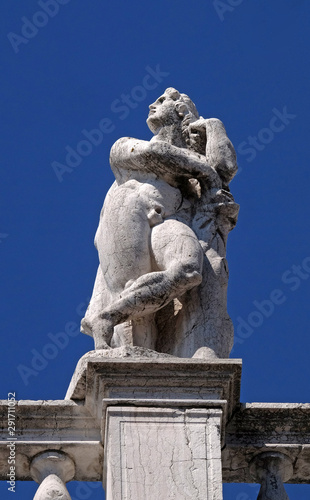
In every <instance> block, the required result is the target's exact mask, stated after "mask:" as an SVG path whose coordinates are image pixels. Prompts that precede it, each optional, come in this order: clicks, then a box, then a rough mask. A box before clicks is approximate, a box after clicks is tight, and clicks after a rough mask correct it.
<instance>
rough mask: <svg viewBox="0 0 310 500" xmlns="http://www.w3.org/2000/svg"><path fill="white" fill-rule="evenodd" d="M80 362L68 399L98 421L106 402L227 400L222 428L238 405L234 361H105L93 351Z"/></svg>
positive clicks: (238, 371) (236, 362) (237, 366)
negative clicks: (78, 403) (84, 407)
mask: <svg viewBox="0 0 310 500" xmlns="http://www.w3.org/2000/svg"><path fill="white" fill-rule="evenodd" d="M83 358H84V359H83ZM83 358H82V361H81V360H80V361H81V362H79V363H78V365H77V368H76V371H75V374H74V376H73V378H72V381H71V383H70V386H69V389H68V392H67V395H66V398H71V399H73V400H75V401H85V406H86V407H87V408H88V409H89V411H90V413H91V414H92V415H94V416H95V415H97V418H98V419H101V417H102V401H103V400H106V399H116V400H120V401H121V400H122V401H123V402H124V401H127V400H133V399H140V400H141V399H142V400H143V399H151V400H155V399H161V400H162V399H170V400H189V399H191V400H205V401H215V402H218V403H219V401H220V400H221V401H222V400H225V401H227V402H228V403H227V408H225V410H224V415H225V423H226V421H227V419H228V418H230V416H231V415H232V413H233V412H234V409H235V408H236V406H237V405H238V404H239V397H240V380H241V365H242V364H241V360H238V359H227V360H226V359H225V360H212V361H205V360H200V359H180V358H173V357H169V358H161V357H158V358H157V359H156V358H154V359H145V358H144V357H143V358H140V359H135V358H134V357H133V358H129V359H108V358H102V357H101V358H100V357H99V358H98V357H97V358H96V356H95V355H94V352H93V351H91V352H90V354H89V357H88V356H87V355H85V356H84V357H83ZM219 406H221V404H219Z"/></svg>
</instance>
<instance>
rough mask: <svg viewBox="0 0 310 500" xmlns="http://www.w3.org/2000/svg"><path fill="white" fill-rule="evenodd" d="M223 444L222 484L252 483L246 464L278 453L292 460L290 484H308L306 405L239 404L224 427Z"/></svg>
mask: <svg viewBox="0 0 310 500" xmlns="http://www.w3.org/2000/svg"><path fill="white" fill-rule="evenodd" d="M225 441H226V446H225V448H224V449H223V480H224V481H225V482H229V483H230V482H234V483H239V482H240V483H250V482H252V481H253V477H252V475H251V473H250V469H249V464H250V462H251V461H252V459H253V458H254V457H255V456H256V455H258V454H259V453H264V452H277V453H282V454H284V455H287V456H288V457H289V458H290V459H291V460H292V463H293V473H292V476H291V478H290V479H289V482H290V483H309V482H310V404H295V403H251V404H250V403H247V404H243V405H241V406H240V408H239V409H238V410H237V411H236V412H235V414H234V416H233V418H232V419H231V421H230V422H229V424H228V425H227V427H226V437H225Z"/></svg>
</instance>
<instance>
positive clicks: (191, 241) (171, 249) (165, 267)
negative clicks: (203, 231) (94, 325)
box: [101, 219, 203, 332]
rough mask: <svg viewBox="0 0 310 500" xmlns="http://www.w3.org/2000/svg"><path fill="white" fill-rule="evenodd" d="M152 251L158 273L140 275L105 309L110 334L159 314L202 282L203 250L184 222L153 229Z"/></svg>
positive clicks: (170, 220)
mask: <svg viewBox="0 0 310 500" xmlns="http://www.w3.org/2000/svg"><path fill="white" fill-rule="evenodd" d="M150 251H151V255H152V260H153V266H152V267H153V268H154V269H156V271H154V272H150V273H146V274H143V275H142V276H140V277H139V278H138V279H137V280H135V281H134V282H133V283H132V284H131V285H130V286H129V287H126V289H125V290H124V291H123V292H122V293H121V295H120V298H119V299H117V300H115V301H113V303H112V304H111V305H110V306H108V307H106V308H105V309H104V310H103V312H102V314H101V318H102V320H103V323H102V324H104V325H105V326H104V328H105V329H106V332H109V331H111V329H112V330H113V327H114V326H115V325H117V324H120V323H122V322H124V321H127V320H128V319H136V318H141V317H144V316H147V315H149V314H152V313H154V312H156V311H158V310H159V309H161V308H162V307H164V306H165V305H166V304H168V303H169V302H170V301H171V300H172V299H174V298H176V297H178V296H180V295H182V294H183V293H184V292H186V291H187V290H190V289H191V288H193V287H194V286H197V285H199V284H200V283H201V280H202V275H201V271H202V263H203V251H202V248H201V246H200V243H199V241H198V239H197V237H196V235H195V234H194V232H193V231H192V230H191V229H190V228H189V227H188V226H186V225H185V224H183V223H182V222H179V221H177V220H174V219H167V220H165V221H164V222H163V223H162V224H159V225H158V226H155V227H153V229H152V233H151V249H150Z"/></svg>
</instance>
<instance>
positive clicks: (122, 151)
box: [81, 88, 239, 359]
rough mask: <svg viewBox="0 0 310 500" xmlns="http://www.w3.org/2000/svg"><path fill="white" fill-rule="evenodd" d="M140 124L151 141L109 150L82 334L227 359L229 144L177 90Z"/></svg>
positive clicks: (125, 142)
mask: <svg viewBox="0 0 310 500" xmlns="http://www.w3.org/2000/svg"><path fill="white" fill-rule="evenodd" d="M147 125H148V127H149V129H150V130H151V132H152V133H153V134H154V136H153V137H152V139H151V140H150V141H143V140H139V139H133V138H130V137H123V138H121V139H119V140H118V141H116V142H115V144H114V145H113V146H112V149H111V154H110V165H111V168H112V171H113V173H114V175H115V182H114V184H113V185H112V187H111V188H110V190H109V192H108V193H107V196H106V199H105V202H104V205H103V208H102V211H101V214H100V221H99V226H98V230H97V233H96V236H95V246H96V248H97V250H98V254H99V262H100V263H99V267H98V272H97V276H96V280H95V285H94V290H93V294H92V298H91V301H90V304H89V307H88V309H87V312H86V314H85V317H84V318H83V320H82V323H81V331H82V332H83V333H86V334H88V335H91V336H93V338H94V342H95V349H96V350H102V349H111V348H117V347H121V346H126V345H127V346H139V347H141V348H145V349H151V350H154V351H158V352H161V353H166V354H171V355H174V356H178V357H187V358H189V357H198V358H206V359H208V358H227V357H229V353H230V350H231V348H232V344H233V326H232V322H231V320H230V318H229V316H228V313H227V307H226V294H227V282H228V267H227V262H226V258H225V256H226V242H227V235H228V232H229V231H230V230H231V229H233V227H234V226H235V224H236V221H237V215H238V209H239V207H238V205H237V204H236V203H235V202H234V200H233V197H232V195H231V193H230V191H229V187H228V184H229V182H230V181H231V180H232V178H233V177H234V175H235V173H236V171H237V164H236V154H235V151H234V148H233V146H232V144H231V142H230V140H229V139H228V137H227V135H226V131H225V128H224V126H223V124H222V122H221V121H220V120H218V119H214V118H211V119H204V118H202V117H200V116H199V114H198V112H197V109H196V107H195V105H194V103H193V102H192V101H191V100H190V98H189V97H188V96H187V95H185V94H180V93H179V92H178V91H177V90H175V89H174V88H168V89H167V90H166V91H165V93H164V94H163V95H162V96H160V97H159V98H158V99H157V100H156V101H155V102H154V103H153V104H151V105H150V112H149V115H148V119H147Z"/></svg>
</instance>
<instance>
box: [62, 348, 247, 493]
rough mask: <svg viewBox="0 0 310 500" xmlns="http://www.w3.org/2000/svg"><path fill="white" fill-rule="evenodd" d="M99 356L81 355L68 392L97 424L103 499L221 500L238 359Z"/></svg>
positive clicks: (235, 401) (236, 390)
mask: <svg viewBox="0 0 310 500" xmlns="http://www.w3.org/2000/svg"><path fill="white" fill-rule="evenodd" d="M136 354H137V353H136ZM146 354H147V353H146ZM149 354H150V353H149ZM107 355H109V354H108V353H107ZM105 356H106V355H104V353H102V357H101V358H100V356H99V355H98V352H96V353H93V354H92V353H90V354H88V355H87V356H86V357H84V358H82V359H81V360H80V362H79V365H78V366H77V369H76V372H75V375H74V377H73V379H72V383H71V385H70V387H69V389H68V394H67V397H70V398H71V399H73V400H75V401H79V402H80V404H81V402H82V401H83V403H84V405H85V406H86V407H87V408H88V409H89V410H90V411H91V413H92V415H93V416H94V417H95V418H96V420H97V422H98V425H101V435H102V441H103V445H104V465H103V486H104V489H105V490H106V495H107V500H134V499H140V498H141V499H142V498H143V499H147V500H169V499H171V500H172V499H176V498H178V499H179V500H192V499H197V500H222V465H221V446H222V444H223V443H224V439H225V426H226V423H227V421H228V419H229V418H231V415H232V414H233V412H234V410H235V409H236V407H237V405H238V404H239V392H240V377H241V362H240V361H239V360H212V361H204V360H197V359H180V358H174V357H169V358H167V357H165V358H163V357H160V356H159V355H157V354H156V353H154V357H149V358H147V357H140V358H139V357H138V358H137V357H132V358H130V357H129V358H121V359H117V358H115V359H109V358H108V357H105ZM150 356H151V354H150Z"/></svg>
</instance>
